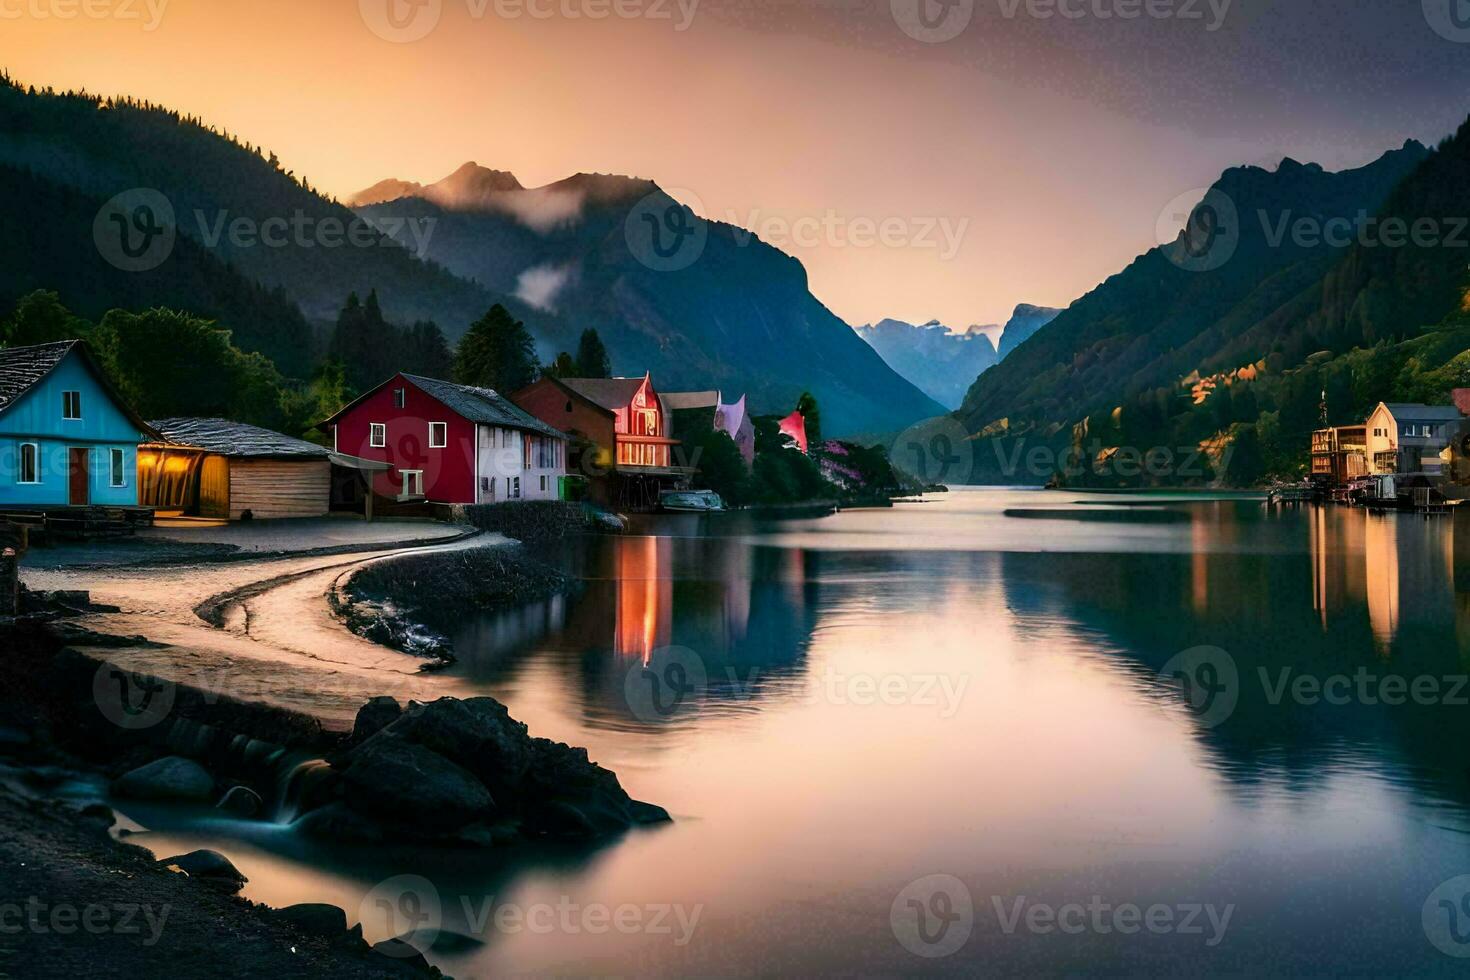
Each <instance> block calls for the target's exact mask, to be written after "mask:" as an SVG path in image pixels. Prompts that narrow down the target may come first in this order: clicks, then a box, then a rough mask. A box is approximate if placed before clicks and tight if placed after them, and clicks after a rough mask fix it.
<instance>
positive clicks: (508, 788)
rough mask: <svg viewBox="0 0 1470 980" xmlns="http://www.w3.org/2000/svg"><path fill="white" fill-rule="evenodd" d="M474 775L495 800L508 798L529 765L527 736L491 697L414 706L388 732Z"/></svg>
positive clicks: (517, 723)
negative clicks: (431, 751) (434, 753)
mask: <svg viewBox="0 0 1470 980" xmlns="http://www.w3.org/2000/svg"><path fill="white" fill-rule="evenodd" d="M387 730H388V731H389V732H391V733H392V734H394V735H396V736H398V737H399V738H403V739H407V740H408V741H410V742H413V743H414V744H416V745H422V746H423V747H424V748H426V749H431V750H433V751H434V752H436V753H438V754H439V755H441V756H443V757H444V758H446V759H448V760H449V761H450V762H453V763H455V764H456V765H458V766H459V767H460V768H462V769H465V770H467V771H469V772H470V773H473V774H474V775H475V777H476V778H478V779H479V780H480V782H482V783H484V784H485V786H486V787H487V788H488V789H489V790H490V793H491V795H492V796H494V797H496V798H497V799H501V798H505V799H510V798H511V796H512V795H513V794H514V792H515V791H516V788H517V787H518V786H519V785H520V783H521V780H522V779H523V778H524V777H525V774H526V770H527V769H528V768H530V765H531V752H532V747H531V736H530V735H528V734H527V732H526V726H525V725H524V724H522V723H521V722H518V721H516V720H515V719H514V718H512V717H511V716H510V712H509V711H507V710H506V707H505V705H503V704H501V703H500V702H499V701H496V700H495V699H494V698H468V699H466V700H463V701H461V700H459V699H457V698H440V699H439V700H438V701H434V702H432V703H431V704H417V703H416V704H413V705H411V706H410V707H409V709H408V710H407V711H406V712H404V714H403V717H401V718H399V719H398V720H397V721H395V722H393V724H392V725H390V726H388V729H387Z"/></svg>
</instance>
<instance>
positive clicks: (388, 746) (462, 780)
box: [342, 726, 495, 832]
mask: <svg viewBox="0 0 1470 980" xmlns="http://www.w3.org/2000/svg"><path fill="white" fill-rule="evenodd" d="M393 727H394V726H389V727H388V728H387V729H384V730H383V731H381V732H379V733H378V734H376V735H374V736H373V737H372V738H370V739H368V740H367V741H366V742H364V743H363V744H362V745H359V746H358V747H357V748H355V749H353V750H352V751H351V752H350V753H349V754H348V756H347V759H346V762H347V768H346V771H345V772H344V773H343V774H342V784H343V795H344V798H345V799H346V801H347V803H348V804H349V805H350V806H351V807H352V808H353V809H354V810H356V811H358V812H359V813H365V814H369V815H372V816H375V817H379V818H384V819H387V820H389V821H392V822H394V823H397V824H399V825H401V826H403V827H405V828H407V829H410V830H415V831H419V830H422V831H430V832H432V831H451V830H454V829H456V828H459V827H463V826H464V825H465V824H467V823H472V822H474V821H476V820H483V819H487V818H493V817H494V815H495V800H494V798H493V797H492V796H491V795H490V791H489V790H487V789H486V788H485V787H484V786H483V785H482V784H481V783H480V781H479V780H478V779H476V778H475V777H474V776H473V775H471V774H470V773H469V772H467V771H466V770H465V769H463V768H461V767H460V766H458V765H456V764H455V763H453V762H450V761H449V760H448V759H446V758H444V757H443V756H442V755H439V754H438V753H437V752H434V751H433V750H431V749H428V748H426V747H424V746H422V745H418V744H416V743H414V742H410V741H409V740H408V739H406V738H402V737H400V736H398V735H396V734H395V733H394V731H393Z"/></svg>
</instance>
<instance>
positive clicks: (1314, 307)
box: [959, 141, 1470, 437]
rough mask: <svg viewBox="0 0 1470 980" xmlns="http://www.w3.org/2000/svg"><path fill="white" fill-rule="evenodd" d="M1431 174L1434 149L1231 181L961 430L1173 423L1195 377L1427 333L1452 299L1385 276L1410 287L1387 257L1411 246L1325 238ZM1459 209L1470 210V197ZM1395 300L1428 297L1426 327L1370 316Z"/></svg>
mask: <svg viewBox="0 0 1470 980" xmlns="http://www.w3.org/2000/svg"><path fill="white" fill-rule="evenodd" d="M1432 166H1433V158H1432V157H1431V155H1430V153H1429V151H1428V150H1427V149H1426V148H1425V147H1424V146H1422V145H1421V144H1419V143H1416V142H1413V141H1410V142H1408V143H1406V144H1405V145H1404V146H1403V148H1401V149H1398V150H1394V151H1391V152H1389V153H1386V154H1384V155H1383V156H1382V157H1380V158H1379V159H1378V160H1376V161H1374V162H1373V163H1371V164H1369V165H1367V166H1365V167H1361V168H1358V169H1355V170H1347V171H1342V172H1340V173H1328V172H1327V171H1325V170H1323V169H1322V168H1321V167H1320V166H1317V165H1315V164H1301V163H1297V162H1296V161H1294V160H1290V159H1286V160H1283V161H1282V163H1281V165H1280V166H1279V167H1278V168H1277V169H1276V170H1275V171H1267V170H1264V169H1261V168H1258V167H1238V168H1234V169H1231V170H1227V171H1226V172H1225V173H1224V174H1223V175H1222V176H1221V178H1220V180H1219V181H1218V182H1216V184H1215V185H1214V186H1213V188H1211V190H1210V192H1209V193H1208V194H1207V195H1206V197H1205V199H1204V201H1202V202H1201V203H1200V205H1198V206H1196V207H1195V209H1194V210H1193V211H1192V212H1191V214H1190V215H1189V216H1188V220H1187V222H1186V223H1185V230H1183V231H1181V232H1180V234H1179V236H1178V238H1177V239H1176V240H1175V241H1173V242H1171V243H1170V244H1168V245H1164V246H1160V247H1158V248H1154V249H1151V250H1150V251H1148V252H1147V253H1145V254H1144V255H1142V256H1140V257H1139V258H1138V259H1136V260H1135V261H1134V262H1133V263H1132V264H1131V265H1130V266H1128V268H1126V269H1125V270H1123V271H1122V272H1120V273H1118V274H1117V275H1115V276H1113V277H1112V278H1110V279H1108V280H1107V281H1106V282H1104V283H1103V284H1102V285H1100V286H1098V287H1097V288H1096V289H1094V290H1092V291H1091V292H1090V293H1088V294H1087V295H1086V296H1084V297H1082V298H1081V299H1079V300H1077V301H1076V302H1075V303H1073V304H1072V305H1071V306H1070V307H1069V308H1068V309H1066V310H1065V311H1063V312H1062V313H1060V314H1058V315H1057V317H1056V318H1055V319H1054V320H1052V321H1051V322H1050V323H1049V324H1047V325H1046V326H1045V327H1042V328H1041V329H1040V330H1039V331H1037V332H1036V333H1035V334H1034V336H1032V338H1031V339H1030V340H1029V341H1028V342H1027V343H1025V344H1024V345H1022V346H1021V347H1019V348H1018V349H1016V350H1015V351H1014V352H1012V353H1010V355H1009V356H1008V357H1006V359H1005V360H1004V361H1002V362H1001V364H1000V365H999V366H997V367H996V368H995V369H993V370H991V371H988V372H986V373H985V374H984V375H982V376H981V377H980V378H979V379H978V380H977V381H976V383H975V385H974V387H972V388H971V390H970V392H969V393H968V395H967V396H966V398H965V401H964V404H963V406H962V407H961V409H960V412H959V418H960V420H961V421H962V422H963V423H964V424H965V425H966V427H967V428H968V429H969V430H970V431H971V432H974V433H982V432H990V433H995V432H998V431H1005V432H1007V433H1009V434H1012V435H1016V434H1023V433H1028V432H1029V433H1033V434H1036V435H1038V436H1040V435H1041V434H1043V433H1045V434H1048V437H1050V436H1051V435H1055V434H1056V433H1057V432H1058V431H1059V430H1063V431H1066V430H1070V427H1071V426H1073V425H1074V424H1076V423H1078V422H1081V421H1082V420H1084V419H1086V418H1087V417H1088V416H1090V415H1093V414H1094V413H1109V412H1112V411H1113V410H1114V409H1116V408H1118V407H1120V406H1123V405H1124V404H1125V403H1128V402H1129V401H1130V400H1132V401H1134V402H1137V403H1138V404H1140V405H1142V404H1143V403H1145V402H1147V403H1149V404H1151V405H1154V406H1155V407H1154V408H1152V409H1150V410H1151V411H1154V412H1155V414H1162V415H1164V416H1170V415H1173V414H1178V410H1179V406H1178V405H1176V404H1174V403H1173V402H1171V401H1170V398H1172V397H1174V396H1176V395H1177V394H1178V392H1179V390H1180V385H1181V382H1182V381H1183V379H1185V378H1186V377H1189V376H1191V375H1194V374H1196V373H1197V374H1198V376H1200V377H1206V376H1211V375H1214V374H1217V373H1223V372H1229V371H1232V370H1235V369H1238V368H1242V367H1244V366H1247V365H1252V364H1254V363H1255V362H1257V361H1258V360H1261V359H1263V358H1266V357H1267V356H1268V355H1271V354H1273V353H1274V354H1276V355H1279V356H1278V358H1277V360H1278V362H1279V363H1280V364H1282V365H1290V364H1296V363H1299V362H1300V361H1301V360H1302V359H1303V358H1305V357H1306V356H1307V355H1309V354H1311V353H1313V352H1314V351H1316V350H1319V349H1321V345H1322V343H1323V341H1324V340H1327V339H1328V338H1329V337H1330V338H1331V342H1332V343H1333V344H1335V345H1336V346H1337V347H1338V348H1339V349H1345V348H1344V347H1343V345H1349V346H1351V345H1352V344H1355V343H1358V342H1361V341H1368V342H1371V340H1370V336H1371V335H1373V334H1375V332H1377V331H1392V330H1404V329H1417V328H1418V327H1419V326H1420V325H1421V323H1422V322H1429V321H1425V320H1423V318H1424V317H1428V316H1431V315H1432V314H1433V313H1434V312H1435V311H1436V310H1437V311H1439V315H1443V312H1444V310H1443V309H1442V307H1444V305H1445V303H1444V299H1445V295H1447V293H1446V292H1445V291H1443V290H1440V291H1439V293H1440V294H1438V295H1436V296H1435V297H1434V298H1433V299H1432V300H1430V299H1429V298H1428V297H1426V296H1424V290H1423V289H1421V288H1420V287H1418V286H1416V285H1414V284H1413V279H1412V277H1405V278H1404V279H1402V280H1401V282H1400V284H1399V285H1397V286H1388V285H1384V284H1381V283H1379V282H1378V280H1379V277H1380V276H1382V275H1388V276H1390V277H1393V278H1396V279H1397V278H1398V276H1399V273H1398V272H1396V271H1395V269H1394V267H1395V266H1396V265H1399V264H1401V263H1403V262H1406V261H1409V260H1408V259H1407V257H1406V256H1405V255H1402V254H1399V255H1394V254H1388V253H1391V252H1394V251H1398V252H1402V251H1403V250H1391V249H1380V250H1379V252H1380V253H1382V254H1373V255H1369V254H1366V252H1368V251H1371V250H1365V249H1361V248H1358V247H1355V246H1354V247H1349V243H1348V242H1347V241H1342V240H1340V239H1339V240H1334V241H1333V242H1332V243H1329V242H1328V241H1327V240H1326V239H1325V238H1324V237H1323V236H1320V235H1319V236H1317V237H1315V238H1314V237H1313V236H1312V235H1311V234H1310V231H1311V229H1313V228H1316V229H1323V228H1340V227H1343V224H1342V223H1343V222H1348V224H1349V225H1351V223H1353V222H1354V221H1357V220H1358V217H1359V215H1360V213H1362V214H1375V213H1377V212H1378V211H1379V209H1380V208H1381V207H1382V206H1383V205H1384V203H1385V202H1386V201H1387V200H1388V198H1389V195H1390V194H1391V193H1392V192H1393V191H1394V189H1395V187H1397V186H1398V185H1399V184H1400V183H1401V182H1402V181H1404V180H1405V178H1406V177H1408V176H1409V175H1410V174H1411V173H1415V172H1416V170H1418V169H1422V168H1424V167H1431V168H1432ZM1437 199H1439V200H1443V199H1444V195H1437ZM1459 200H1460V201H1461V202H1462V203H1461V204H1460V207H1461V209H1463V207H1464V203H1465V202H1470V197H1462V198H1460V199H1459ZM1443 213H1444V214H1455V213H1463V210H1461V211H1459V212H1457V211H1454V210H1451V211H1445V212H1443ZM1302 228H1305V229H1306V231H1307V232H1308V233H1307V234H1302V233H1300V229H1302ZM1440 251H1441V252H1449V251H1451V250H1448V249H1442V250H1440ZM1436 261H1438V262H1439V263H1440V264H1441V265H1444V264H1453V263H1455V262H1456V261H1458V264H1459V267H1460V270H1461V272H1463V267H1464V263H1465V258H1464V253H1463V252H1461V253H1458V258H1457V259H1456V258H1452V257H1450V256H1442V257H1439V258H1438V259H1436ZM1343 262H1346V263H1348V266H1349V267H1350V268H1353V269H1356V270H1357V271H1356V273H1354V274H1353V276H1352V278H1353V282H1354V283H1355V284H1357V286H1358V287H1361V288H1357V289H1345V290H1342V291H1341V292H1340V293H1339V291H1338V290H1335V289H1334V290H1332V291H1331V292H1332V293H1333V295H1334V296H1335V298H1333V299H1332V300H1331V301H1330V302H1329V301H1328V299H1327V294H1324V281H1325V280H1327V279H1328V275H1329V272H1331V271H1332V270H1333V268H1334V266H1336V265H1338V264H1339V263H1343ZM1344 275H1347V274H1346V273H1342V272H1339V273H1338V275H1337V278H1341V277H1342V276H1344ZM1334 281H1335V280H1334ZM1390 299H1391V300H1392V301H1394V302H1403V301H1409V300H1413V303H1412V304H1411V305H1410V307H1409V308H1410V309H1416V310H1417V311H1418V312H1416V313H1414V317H1415V318H1416V319H1419V320H1420V322H1415V321H1414V320H1412V319H1411V320H1402V319H1390V318H1387V317H1385V316H1383V314H1382V312H1381V311H1380V312H1375V313H1369V312H1368V311H1367V310H1365V309H1363V308H1360V307H1359V306H1358V303H1359V302H1360V301H1366V302H1369V304H1370V305H1371V306H1373V308H1374V309H1375V310H1378V309H1379V308H1380V307H1381V304H1382V303H1384V302H1387V301H1389V300H1390ZM1421 299H1422V300H1424V301H1423V302H1419V300H1421ZM1364 318H1367V319H1364ZM1370 323H1371V326H1369V324H1370ZM1314 324H1315V325H1314ZM1391 324H1396V325H1393V326H1391Z"/></svg>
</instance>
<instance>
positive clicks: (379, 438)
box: [368, 422, 388, 449]
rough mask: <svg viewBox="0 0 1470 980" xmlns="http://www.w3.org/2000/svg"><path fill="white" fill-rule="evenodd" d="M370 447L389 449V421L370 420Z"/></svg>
mask: <svg viewBox="0 0 1470 980" xmlns="http://www.w3.org/2000/svg"><path fill="white" fill-rule="evenodd" d="M368 448H370V449H387V448H388V423H386V422H369V423H368Z"/></svg>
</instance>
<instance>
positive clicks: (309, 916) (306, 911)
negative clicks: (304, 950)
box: [276, 902, 347, 939]
mask: <svg viewBox="0 0 1470 980" xmlns="http://www.w3.org/2000/svg"><path fill="white" fill-rule="evenodd" d="M276 917H277V918H279V919H280V920H281V921H283V922H285V923H287V924H289V925H292V926H295V927H296V928H297V929H299V930H301V931H302V932H304V933H308V934H309V935H313V936H323V937H325V938H327V939H339V938H341V937H342V936H344V935H346V933H347V913H346V912H344V911H342V910H341V909H339V908H338V907H337V906H335V905H324V904H320V903H315V902H307V903H304V904H302V905H288V906H286V907H285V908H283V909H278V910H277V911H276Z"/></svg>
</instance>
